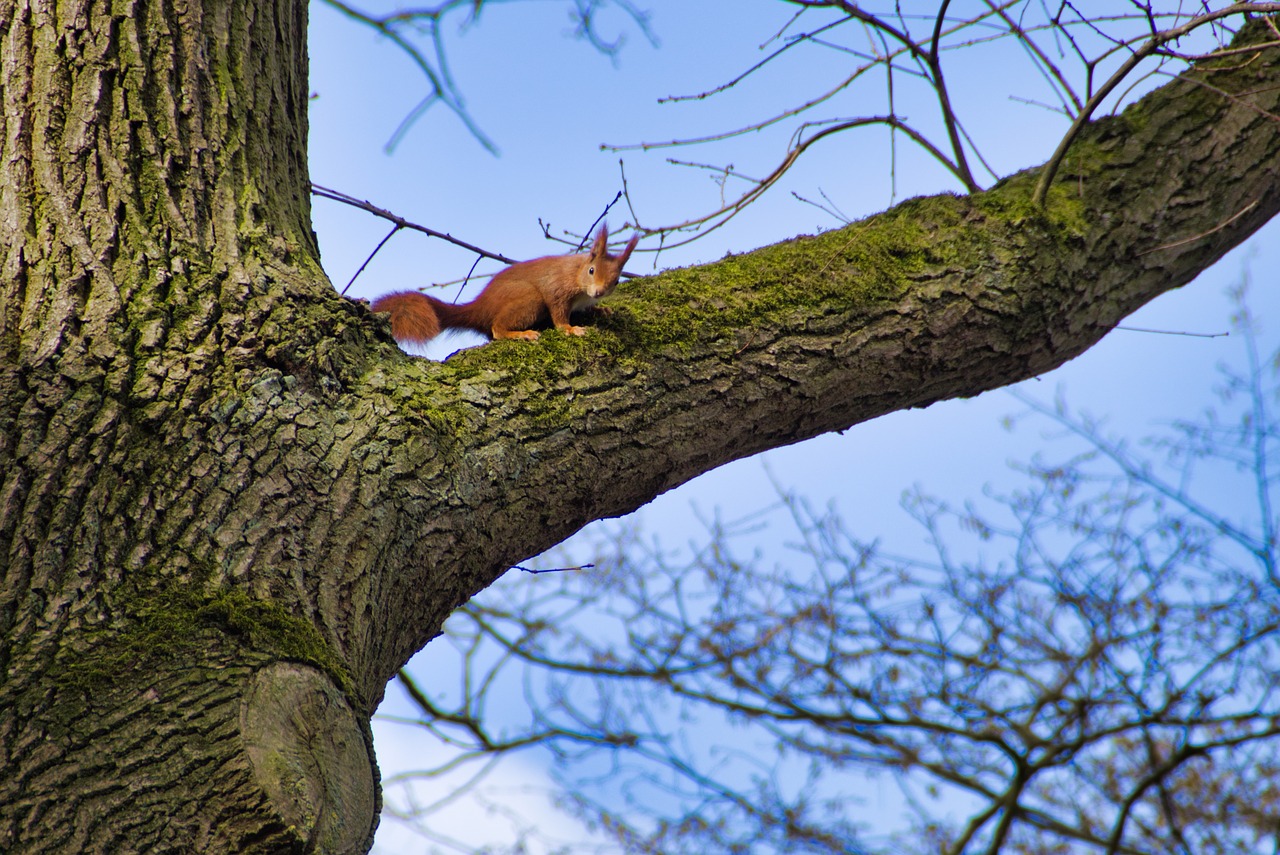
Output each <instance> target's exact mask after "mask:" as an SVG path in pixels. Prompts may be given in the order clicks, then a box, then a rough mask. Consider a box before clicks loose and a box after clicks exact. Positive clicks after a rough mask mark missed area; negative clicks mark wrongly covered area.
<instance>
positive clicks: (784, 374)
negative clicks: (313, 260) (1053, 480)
mask: <svg viewBox="0 0 1280 855" xmlns="http://www.w3.org/2000/svg"><path fill="white" fill-rule="evenodd" d="M1260 29H1262V28H1256V29H1253V30H1249V31H1246V33H1248V32H1253V33H1255V35H1256V34H1257V31H1258V30H1260ZM1244 38H1248V36H1247V35H1246V36H1244ZM1240 46H1241V45H1240V43H1237V44H1236V46H1235V47H1236V48H1237V49H1238V48H1239V47H1240ZM1218 66H1221V68H1219V67H1218ZM1185 78H1186V79H1178V80H1175V81H1174V82H1172V83H1171V84H1169V85H1167V86H1165V87H1164V88H1162V89H1160V90H1158V91H1156V92H1154V93H1152V94H1151V95H1149V96H1148V97H1147V98H1145V99H1143V100H1142V101H1141V102H1139V103H1138V104H1135V105H1134V106H1133V107H1131V108H1129V109H1128V110H1127V111H1126V112H1125V113H1124V114H1123V115H1121V116H1118V117H1114V118H1109V119H1106V120H1103V121H1100V122H1097V123H1095V124H1092V125H1089V126H1087V127H1086V128H1085V129H1084V131H1083V132H1082V133H1081V134H1080V137H1079V139H1078V140H1077V141H1076V143H1075V144H1074V145H1073V146H1072V148H1071V150H1070V152H1069V153H1068V154H1067V156H1066V158H1065V160H1064V163H1063V166H1062V168H1061V169H1060V171H1059V176H1058V180H1057V182H1056V183H1055V184H1054V185H1053V187H1052V188H1051V190H1050V192H1049V194H1048V201H1047V207H1046V208H1045V209H1044V210H1043V211H1041V210H1039V209H1038V208H1037V207H1036V206H1035V205H1033V204H1032V201H1031V194H1032V188H1033V185H1034V183H1035V180H1036V173H1035V171H1034V170H1033V171H1030V172H1028V173H1023V174H1020V175H1017V176H1014V177H1012V178H1010V179H1007V180H1006V181H1004V182H1002V183H1001V184H1000V185H998V186H997V187H995V188H993V189H992V190H991V191H989V192H987V193H983V194H978V195H975V196H972V197H967V198H960V197H955V196H950V195H943V196H938V197H933V198H922V199H916V200H912V201H909V202H907V203H904V204H902V205H900V206H898V207H896V208H894V209H892V210H890V211H887V212H885V213H884V214H881V215H878V216H875V217H872V218H869V219H867V220H864V221H861V222H858V223H854V224H852V225H850V226H848V227H846V228H843V229H839V230H836V231H832V232H828V233H825V234H822V235H817V236H813V237H801V238H797V239H795V240H793V241H788V242H785V243H782V244H778V245H775V246H771V247H766V248H764V249H761V250H758V251H755V252H752V253H749V254H745V255H742V256H735V257H730V258H727V259H725V260H722V261H720V262H717V263H714V264H709V265H705V266H702V267H698V268H691V269H686V270H676V271H670V272H668V273H665V274H662V275H661V276H658V277H654V278H652V279H648V280H637V281H635V282H632V283H630V284H629V285H625V286H624V287H623V288H622V289H620V296H618V297H617V298H615V299H614V300H613V306H614V314H613V315H612V317H610V318H609V319H608V320H606V321H603V322H601V323H600V324H598V325H597V329H596V330H594V331H593V334H592V335H590V336H588V337H586V338H585V339H580V340H566V339H562V338H560V337H558V336H554V335H548V336H545V337H544V339H543V341H542V342H540V343H539V344H537V345H533V346H529V345H527V344H525V343H496V344H492V345H489V346H487V347H484V348H480V349H476V350H472V351H468V352H465V353H462V354H460V355H458V356H456V357H454V358H453V359H451V360H449V361H448V362H446V363H444V364H434V363H428V362H425V361H422V360H408V359H406V360H404V361H402V362H395V363H387V364H385V365H384V366H383V367H382V369H381V370H380V372H379V373H378V376H377V382H376V383H375V384H372V385H371V386H370V389H371V390H375V391H379V392H380V393H381V394H384V395H385V396H386V397H387V400H388V401H395V403H393V404H389V405H388V410H387V416H388V420H387V422H386V424H385V425H384V431H383V433H384V434H385V435H386V436H387V437H388V438H393V441H394V442H396V443H398V444H400V445H401V446H402V447H403V448H404V449H411V450H413V453H414V454H415V455H417V457H414V460H415V463H414V464H413V465H409V464H408V463H405V464H404V467H403V468H404V470H405V471H410V472H413V473H414V477H413V478H412V479H410V480H408V481H401V482H398V483H397V484H396V485H394V486H393V487H392V492H393V493H397V494H398V499H397V501H396V506H397V507H398V508H399V513H397V514H395V515H394V518H392V517H388V525H387V527H386V528H385V529H383V530H382V531H380V532H378V533H377V536H379V537H382V536H385V537H386V538H387V540H386V541H385V542H383V548H384V550H385V552H384V553H383V557H384V558H385V564H384V565H383V566H384V568H385V569H384V570H383V572H385V573H394V574H395V576H396V583H395V588H396V592H397V593H396V596H395V597H394V602H392V603H384V604H383V606H384V607H386V608H389V609H391V610H392V611H393V612H399V614H396V615H395V616H394V618H393V619H392V624H394V625H398V626H403V625H405V624H406V623H408V624H411V625H412V627H413V628H412V629H411V630H410V631H409V632H406V633H384V634H382V635H380V636H379V637H377V638H376V639H373V642H374V644H375V647H376V652H371V653H372V660H373V661H376V662H377V663H378V668H377V670H378V677H377V679H381V678H385V677H389V676H391V675H392V674H394V672H395V670H396V669H397V668H398V667H399V665H400V664H401V663H402V662H403V661H404V659H405V658H407V657H408V656H409V655H411V654H412V652H413V651H414V650H416V649H417V648H418V647H419V646H420V645H421V644H422V643H424V642H425V641H426V640H427V639H428V638H430V637H431V636H432V635H433V634H435V632H436V631H437V628H438V626H439V623H440V622H441V621H442V620H443V618H444V616H445V615H446V614H447V612H448V610H449V608H450V607H451V606H452V604H453V603H450V602H442V601H441V596H440V595H441V593H442V592H445V591H447V592H450V593H449V596H450V597H453V598H455V599H454V600H453V602H457V601H460V600H461V599H462V598H463V597H465V596H467V595H469V594H470V593H472V592H473V591H475V590H478V589H479V588H481V587H483V586H484V585H485V584H487V583H488V582H489V581H491V580H492V579H493V578H495V577H496V576H497V575H498V574H500V573H501V572H503V571H504V570H505V569H506V568H507V567H508V566H510V565H511V564H512V563H513V562H515V561H518V560H520V559H522V558H524V557H525V556H527V555H530V554H533V553H536V552H539V551H541V550H542V549H545V548H547V547H548V546H550V545H552V544H554V543H555V542H558V541H559V540H560V539H562V538H563V537H565V536H567V535H568V534H570V533H572V532H573V531H574V530H576V529H577V528H579V527H580V526H582V525H583V524H585V523H587V522H589V521H591V520H593V519H597V518H600V517H604V516H611V515H616V514H621V513H625V512H627V511H630V510H632V509H633V508H636V507H638V506H640V505H641V504H643V503H645V502H646V501H648V500H649V499H651V498H653V497H654V496H655V495H657V494H658V493H661V492H662V491H664V490H667V489H670V488H671V487H674V486H676V485H677V484H680V483H683V482H684V481H686V480H688V479H690V478H692V477H694V476H695V475H697V474H699V473H701V472H704V471H707V470H708V469H711V468H713V467H715V466H718V465H720V464H723V463H725V462H728V461H729V460H733V459H736V458H740V457H744V456H747V455H750V454H754V453H756V452H759V451H762V450H765V449H768V448H774V447H777V446H780V445H786V444H789V443H793V442H798V441H800V440H802V439H806V438H809V437H812V436H816V435H817V434H820V433H824V432H827V431H832V430H840V429H844V428H847V427H849V426H851V425H854V424H857V423H858V422H862V421H866V420H868V419H871V418H875V417H876V416H879V415H883V414H885V413H888V412H892V411H894V410H898V409H905V408H910V407H923V406H928V405H929V404H931V403H933V402H935V401H939V400H943V399H946V398H953V397H960V396H969V395H974V394H977V393H978V392H981V391H984V390H987V389H992V388H995V387H998V386H1002V385H1005V384H1008V383H1013V382H1016V381H1019V380H1022V379H1025V378H1028V377H1033V376H1035V375H1037V374H1040V373H1043V372H1045V371H1048V370H1050V369H1052V368H1054V367H1056V366H1058V365H1061V364H1062V363H1064V362H1066V361H1067V360H1069V359H1071V358H1073V357H1075V356H1077V355H1079V354H1080V353H1082V352H1083V351H1085V350H1087V349H1088V348H1089V347H1091V346H1092V345H1093V344H1095V343H1096V342H1097V341H1098V340H1100V339H1101V338H1102V337H1103V336H1104V335H1105V334H1106V333H1107V332H1108V331H1109V330H1111V329H1112V328H1113V327H1114V326H1115V325H1116V324H1117V323H1119V322H1120V321H1121V320H1122V319H1123V318H1124V317H1125V316H1127V315H1128V314H1129V313H1131V312H1132V311H1134V310H1135V309H1137V308H1138V307H1139V306H1141V305H1143V304H1144V303H1146V302H1147V301H1149V300H1151V299H1152V298H1154V297H1156V296H1158V295H1159V294H1162V293H1164V292H1165V291H1168V290H1171V289H1173V288H1177V287H1180V286H1181V285H1183V284H1185V283H1187V282H1189V281H1190V280H1191V279H1192V278H1194V277H1195V276H1196V275H1197V274H1198V273H1199V272H1200V271H1202V270H1203V269H1205V268H1206V267H1208V266H1209V265H1210V264H1212V263H1213V262H1214V261H1215V260H1217V259H1218V258H1220V257H1221V256H1222V255H1223V254H1224V253H1225V252H1227V250H1229V249H1230V248H1232V247H1233V246H1235V245H1237V244H1239V243H1240V242H1241V241H1243V240H1244V239H1245V238H1246V237H1248V236H1249V235H1250V234H1252V233H1253V232H1254V231H1255V230H1256V229H1257V228H1259V227H1260V226H1261V225H1262V224H1263V223H1265V222H1267V221H1268V220H1269V219H1270V218H1271V217H1272V216H1274V215H1275V213H1276V211H1277V210H1278V209H1280V132H1278V131H1280V123H1278V122H1277V119H1276V115H1277V113H1278V112H1280V50H1277V49H1275V48H1269V49H1266V50H1263V51H1260V52H1258V54H1257V55H1256V56H1254V57H1251V58H1250V60H1249V61H1247V62H1242V61H1241V59H1240V57H1239V56H1234V57H1232V58H1231V59H1230V60H1217V61H1214V60H1210V61H1206V62H1204V63H1201V64H1200V65H1199V66H1197V67H1196V68H1195V69H1194V70H1192V71H1190V72H1188V74H1187V75H1185ZM1220 93H1225V94H1220ZM1190 236H1200V237H1199V239H1198V240H1192V241H1189V242H1188V241H1187V240H1186V239H1187V238H1188V237H1190ZM1152 250H1156V251H1152ZM405 453H407V452H402V453H401V456H402V457H403V456H404V454H405ZM418 458H423V459H422V460H421V461H419V460H418ZM406 459H407V458H406ZM388 617H392V616H391V615H388Z"/></svg>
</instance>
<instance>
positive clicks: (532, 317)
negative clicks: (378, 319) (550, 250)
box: [371, 226, 640, 344]
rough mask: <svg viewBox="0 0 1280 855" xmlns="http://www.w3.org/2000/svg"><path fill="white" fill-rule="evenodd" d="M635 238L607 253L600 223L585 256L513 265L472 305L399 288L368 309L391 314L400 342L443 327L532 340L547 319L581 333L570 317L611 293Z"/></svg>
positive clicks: (605, 231) (425, 336)
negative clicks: (589, 249) (618, 248)
mask: <svg viewBox="0 0 1280 855" xmlns="http://www.w3.org/2000/svg"><path fill="white" fill-rule="evenodd" d="M639 239H640V236H639V235H636V236H634V237H632V238H631V240H630V241H629V242H628V243H627V245H626V248H624V249H623V250H622V253H621V254H619V255H610V254H609V247H608V242H609V229H608V226H601V227H600V231H599V232H598V233H597V234H596V240H595V243H593V244H592V245H591V252H589V253H587V254H586V255H549V256H546V257H545V258H535V259H533V260H532V261H521V262H519V263H518V264H513V265H511V266H510V267H508V268H507V269H506V270H503V271H501V272H499V273H498V274H497V275H496V276H494V277H493V278H492V279H490V280H489V284H488V285H486V286H485V287H484V290H483V291H481V292H480V296H478V297H476V298H475V299H474V300H472V301H471V302H470V303H446V302H444V301H442V300H437V299H436V298H435V297H428V296H427V295H426V294H420V293H418V292H417V291H398V292H396V293H393V294H384V295H383V296H381V297H379V298H378V299H376V300H374V301H373V306H372V307H371V308H372V309H373V311H375V312H390V313H391V334H392V335H393V336H395V338H396V341H399V342H416V343H419V344H421V343H425V342H427V341H430V340H431V339H433V338H435V337H436V336H437V335H439V334H440V332H441V331H442V330H447V329H469V330H475V331H476V332H478V333H480V334H481V335H485V336H488V337H490V338H522V339H528V340H530V341H532V340H534V339H536V338H537V337H538V332H537V330H535V329H533V328H534V327H536V326H540V325H544V324H545V323H546V322H547V320H548V319H550V321H551V323H553V324H555V327H556V329H558V330H560V332H562V333H564V334H565V335H583V334H584V333H586V329H584V328H583V327H575V326H573V325H572V324H570V323H569V315H571V314H573V313H574V312H577V311H580V310H582V309H588V308H590V307H592V306H594V305H595V303H596V301H597V300H599V299H600V298H601V297H607V296H609V294H610V293H612V292H613V289H614V286H616V285H617V284H618V276H619V275H621V273H622V266H623V265H624V264H626V263H627V259H628V258H629V257H630V256H631V251H632V250H633V249H635V248H636V242H637V241H638V240H639Z"/></svg>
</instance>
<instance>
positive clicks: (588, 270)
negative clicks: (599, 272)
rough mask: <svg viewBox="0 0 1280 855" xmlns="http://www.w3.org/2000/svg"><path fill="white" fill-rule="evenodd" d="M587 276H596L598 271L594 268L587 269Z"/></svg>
mask: <svg viewBox="0 0 1280 855" xmlns="http://www.w3.org/2000/svg"><path fill="white" fill-rule="evenodd" d="M587 275H588V276H595V275H596V269H595V268H594V267H588V268H587Z"/></svg>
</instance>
